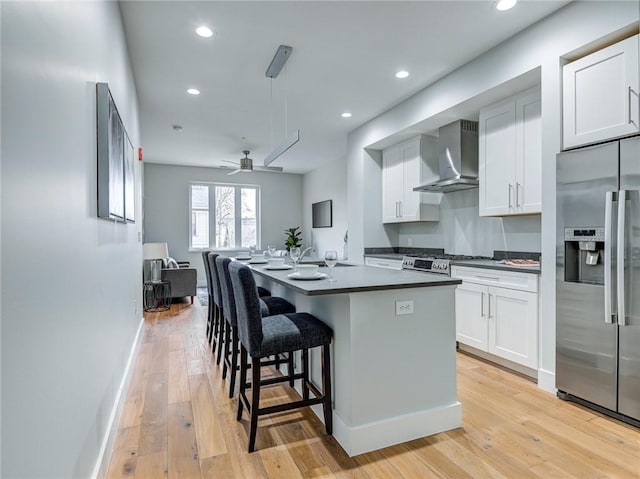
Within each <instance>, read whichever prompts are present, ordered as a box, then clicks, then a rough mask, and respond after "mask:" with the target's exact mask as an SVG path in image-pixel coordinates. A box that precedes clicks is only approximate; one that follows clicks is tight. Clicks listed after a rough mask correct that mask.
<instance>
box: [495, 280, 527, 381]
mask: <svg viewBox="0 0 640 479" xmlns="http://www.w3.org/2000/svg"><path fill="white" fill-rule="evenodd" d="M489 302H490V304H489V315H490V316H489V347H488V352H490V353H492V354H495V355H496V356H500V357H503V358H505V359H508V360H510V361H513V362H515V363H518V364H522V365H524V366H528V367H530V368H534V369H536V368H537V367H538V295H537V294H534V293H526V292H523V291H514V290H512V289H504V288H489Z"/></svg>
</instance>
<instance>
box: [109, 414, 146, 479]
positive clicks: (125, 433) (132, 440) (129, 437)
mask: <svg viewBox="0 0 640 479" xmlns="http://www.w3.org/2000/svg"><path fill="white" fill-rule="evenodd" d="M139 443H140V426H136V427H129V428H123V429H121V430H120V431H119V434H118V435H117V437H116V441H115V443H114V445H113V452H112V454H111V461H110V465H109V470H108V471H107V477H108V478H109V479H121V478H133V477H135V473H136V463H137V459H138V445H139Z"/></svg>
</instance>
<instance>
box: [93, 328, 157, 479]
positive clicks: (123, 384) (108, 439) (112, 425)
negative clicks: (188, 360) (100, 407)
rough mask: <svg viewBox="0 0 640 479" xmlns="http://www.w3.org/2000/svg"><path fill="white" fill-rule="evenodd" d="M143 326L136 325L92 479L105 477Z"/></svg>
mask: <svg viewBox="0 0 640 479" xmlns="http://www.w3.org/2000/svg"><path fill="white" fill-rule="evenodd" d="M143 326H144V318H142V319H141V320H140V324H139V325H138V331H136V336H135V338H134V339H133V344H132V345H131V351H130V352H129V358H128V359H127V364H126V365H125V368H124V372H123V374H122V380H121V381H120V386H119V387H118V392H117V393H116V397H115V398H114V400H113V408H112V409H111V414H110V415H109V421H108V422H107V428H106V430H105V432H104V437H103V438H102V445H101V446H100V452H99V453H98V459H97V460H96V465H95V466H94V468H93V474H91V478H92V479H102V478H104V477H107V472H108V469H109V461H110V460H111V452H112V450H113V443H114V441H115V437H116V431H117V430H118V419H119V418H120V413H121V412H122V406H123V405H124V400H125V399H126V397H127V395H126V391H127V390H128V389H129V382H130V381H131V376H132V372H133V368H132V367H131V366H132V364H133V360H134V358H135V357H136V353H137V352H138V346H139V344H140V337H141V336H142V335H141V334H140V333H141V332H142V329H143Z"/></svg>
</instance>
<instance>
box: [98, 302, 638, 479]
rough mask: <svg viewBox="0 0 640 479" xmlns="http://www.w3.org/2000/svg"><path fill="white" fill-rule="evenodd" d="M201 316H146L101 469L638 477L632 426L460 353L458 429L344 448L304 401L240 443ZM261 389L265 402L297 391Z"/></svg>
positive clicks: (241, 428) (242, 430) (239, 426)
mask: <svg viewBox="0 0 640 479" xmlns="http://www.w3.org/2000/svg"><path fill="white" fill-rule="evenodd" d="M205 315H206V307H202V306H200V305H199V304H197V302H196V304H194V305H193V306H191V305H189V304H186V303H185V304H178V305H173V306H172V307H171V309H170V310H169V311H167V312H164V313H153V314H146V315H145V331H144V337H143V339H142V342H141V344H140V349H139V353H138V357H137V359H136V362H135V369H134V372H133V378H132V382H131V385H130V388H129V391H128V394H127V399H126V404H125V406H124V410H123V412H122V416H121V419H120V424H119V430H118V433H117V436H116V440H115V445H114V450H113V453H112V457H111V463H110V468H109V473H108V477H109V478H119V477H127V478H134V477H135V478H162V477H169V478H186V479H192V478H193V479H195V478H200V477H202V478H216V479H222V478H243V479H244V478H271V479H276V478H277V479H282V478H284V479H289V478H301V477H304V478H325V477H326V478H330V477H338V478H353V479H356V478H362V479H366V478H369V479H376V478H394V479H398V478H455V479H463V478H484V477H492V478H509V479H512V478H528V477H532V478H544V479H548V478H563V479H564V478H579V479H583V478H616V477H617V478H630V479H638V478H640V431H638V430H637V429H634V428H632V427H630V426H626V425H624V424H621V423H619V422H616V421H613V420H611V419H608V418H606V417H604V416H601V415H599V414H597V413H594V412H591V411H589V410H587V409H584V408H582V407H580V406H576V405H574V404H569V403H565V402H563V401H561V400H559V399H556V398H555V397H554V396H553V395H551V394H548V393H545V392H542V391H540V390H538V389H537V387H536V386H535V384H533V383H531V382H529V381H527V380H525V379H523V378H521V377H518V376H517V375H514V374H511V373H509V372H506V371H503V370H501V369H498V368H496V367H493V366H491V365H489V364H487V363H484V362H481V361H478V360H476V359H473V358H471V357H469V356H466V355H463V354H458V394H459V400H460V402H461V403H462V406H463V427H462V428H460V429H457V430H454V431H450V432H446V433H442V434H437V435H435V436H431V437H428V438H423V439H419V440H415V441H411V442H409V443H405V444H401V445H398V446H393V447H389V448H386V449H383V450H380V451H376V452H372V453H369V454H363V455H360V456H357V457H355V458H350V457H348V456H347V455H346V453H345V452H344V451H343V450H342V449H341V448H340V446H339V445H338V444H337V443H336V441H335V440H334V439H333V438H331V437H327V436H325V435H324V429H323V426H322V424H321V423H320V421H319V420H318V419H317V418H316V417H315V416H314V415H313V413H311V412H310V411H306V410H302V411H297V412H293V413H287V414H279V415H274V416H270V417H266V418H263V419H260V422H259V424H258V438H257V442H256V448H257V452H255V453H253V454H248V453H247V452H246V447H247V432H248V422H247V419H246V414H245V417H244V418H243V421H242V422H236V419H235V414H236V406H237V402H236V400H235V399H228V397H227V385H226V383H225V382H223V381H222V378H221V368H219V367H217V366H216V365H215V362H214V361H213V360H212V356H211V354H210V352H209V350H208V345H207V342H206V339H205V333H204V330H205V322H204V321H205ZM337 367H339V366H337ZM416 380H420V378H416ZM266 391H267V392H265V394H264V395H263V397H264V398H265V403H266V402H274V401H277V400H278V399H279V398H281V397H286V396H288V395H291V394H295V393H292V392H291V390H290V389H289V388H288V387H287V386H277V387H272V388H268V389H267V390H266Z"/></svg>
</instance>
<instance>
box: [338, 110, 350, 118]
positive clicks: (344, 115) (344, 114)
mask: <svg viewBox="0 0 640 479" xmlns="http://www.w3.org/2000/svg"><path fill="white" fill-rule="evenodd" d="M340 116H341V117H342V118H351V113H349V112H348V111H345V112H344V113H343V114H342V115H340Z"/></svg>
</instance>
